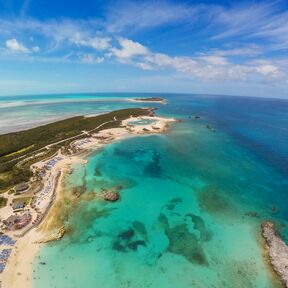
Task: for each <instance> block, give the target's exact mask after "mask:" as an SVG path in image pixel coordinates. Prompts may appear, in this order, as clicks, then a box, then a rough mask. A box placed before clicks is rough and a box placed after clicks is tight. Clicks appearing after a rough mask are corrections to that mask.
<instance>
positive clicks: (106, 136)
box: [0, 116, 176, 288]
mask: <svg viewBox="0 0 288 288" xmlns="http://www.w3.org/2000/svg"><path fill="white" fill-rule="evenodd" d="M148 120H149V121H153V122H151V123H148V122H147V124H146V123H145V124H144V125H142V124H141V125H132V124H130V122H135V121H136V122H137V121H139V123H140V122H141V121H148ZM173 122H176V120H175V119H173V118H163V117H157V116H139V117H130V118H128V119H125V120H123V121H122V123H121V125H120V127H119V128H110V129H105V130H101V131H99V132H98V133H94V134H92V135H91V136H89V137H87V138H84V139H80V140H76V141H74V142H72V143H71V144H70V148H71V151H74V153H73V154H74V155H64V154H62V153H61V151H58V153H57V154H56V157H59V159H60V158H61V160H59V162H58V163H56V164H55V166H53V167H52V169H51V170H50V173H49V174H48V176H45V177H46V178H44V179H43V180H42V181H43V182H44V188H45V187H46V186H47V185H50V184H51V182H52V184H53V190H54V193H55V195H54V193H52V194H51V196H50V198H47V199H46V198H45V197H46V196H44V198H45V199H44V200H43V201H42V202H43V204H42V202H41V205H43V207H44V208H43V207H42V206H40V207H42V208H43V209H45V212H44V213H46V214H43V218H42V219H41V220H40V222H39V223H38V225H36V226H34V227H32V228H30V229H29V231H28V232H27V233H25V234H24V236H22V237H21V236H20V237H19V238H18V239H17V242H16V244H15V246H14V247H13V248H12V253H11V255H10V258H9V259H8V261H7V265H6V268H5V270H4V271H3V273H2V275H1V274H0V275H1V278H2V279H1V278H0V279H1V280H0V283H1V287H3V288H4V287H9V288H14V287H15V288H18V287H21V288H29V287H31V280H32V279H31V277H32V271H33V261H34V259H35V257H36V256H37V254H38V252H39V249H40V248H41V247H42V246H43V245H44V243H45V242H47V239H49V237H50V239H51V235H52V233H53V231H51V225H52V223H53V221H54V217H53V214H54V212H55V211H53V210H54V208H55V204H56V203H59V202H60V201H61V198H62V197H64V194H65V193H64V191H63V187H64V183H65V179H66V177H67V175H69V171H70V169H71V166H72V165H73V164H75V163H78V162H82V161H84V162H85V163H86V161H87V160H84V159H85V157H87V156H89V155H90V154H92V153H93V152H95V151H97V150H98V149H100V148H102V147H104V146H105V145H107V144H110V143H113V142H115V141H119V140H122V139H125V138H127V137H129V136H132V137H135V136H139V135H147V134H161V133H164V132H166V131H167V129H168V128H169V124H170V123H173ZM60 150H61V149H60ZM75 151H76V155H75ZM53 158H55V155H54V157H53ZM47 162H49V159H46V160H42V161H39V162H37V163H34V164H33V165H31V167H32V166H34V168H35V167H36V169H43V167H45V165H47ZM59 173H60V176H59V179H58V181H56V177H57V175H58V174H59ZM47 183H49V184H47ZM45 184H46V185H45ZM44 188H43V189H44ZM43 189H42V190H43ZM42 190H41V191H42ZM41 191H40V192H41ZM40 192H38V193H37V194H39V193H40ZM53 197H54V199H53ZM55 209H56V208H55ZM12 234H13V235H14V236H15V234H14V233H11V234H10V235H12ZM54 234H55V231H54Z"/></svg>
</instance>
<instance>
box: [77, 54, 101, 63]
mask: <svg viewBox="0 0 288 288" xmlns="http://www.w3.org/2000/svg"><path fill="white" fill-rule="evenodd" d="M79 59H80V62H81V63H85V64H100V63H102V62H103V61H104V58H103V57H97V56H95V55H93V54H84V55H81V56H80V57H79Z"/></svg>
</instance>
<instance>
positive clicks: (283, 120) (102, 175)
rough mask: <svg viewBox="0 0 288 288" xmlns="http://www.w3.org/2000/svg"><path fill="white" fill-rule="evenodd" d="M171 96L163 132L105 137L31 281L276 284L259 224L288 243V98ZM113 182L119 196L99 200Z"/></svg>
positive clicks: (78, 171)
mask: <svg viewBox="0 0 288 288" xmlns="http://www.w3.org/2000/svg"><path fill="white" fill-rule="evenodd" d="M169 97H170V98H168V99H169V104H168V105H165V106H160V107H161V108H160V110H159V114H161V115H167V116H174V117H177V118H178V119H180V120H181V122H180V123H176V124H174V125H173V126H172V127H171V129H170V131H169V132H168V133H167V134H165V135H155V136H144V137H133V138H129V139H126V140H123V141H119V142H117V143H114V144H110V145H108V146H106V147H105V148H104V149H102V150H101V151H98V152H96V153H95V154H93V155H91V156H90V157H89V158H88V160H89V161H88V163H87V165H84V166H76V167H74V172H73V174H72V175H70V176H69V177H68V179H67V181H66V182H67V183H66V190H65V193H67V195H70V194H71V193H72V192H71V191H72V187H78V188H81V189H82V190H83V191H84V194H83V195H82V197H80V200H79V203H78V205H74V206H73V209H72V210H71V212H70V214H69V217H68V219H67V222H66V227H68V228H69V229H68V230H69V233H67V234H66V235H65V236H64V238H63V239H62V240H61V241H59V242H56V243H53V244H49V245H46V246H45V247H44V248H43V249H41V251H40V252H39V257H37V258H36V259H35V262H34V272H33V278H34V279H33V287H37V288H38V287H44V288H45V287H57V288H58V287H61V288H62V287H67V288H68V287H69V288H70V287H88V288H89V287H101V288H102V287H120V288H122V287H136V288H137V287H152V288H154V287H157V288H158V287H179V288H182V287H183V288H184V287H239V288H240V287H241V288H242V287H245V288H246V287H259V288H260V287H261V288H262V287H267V288H268V287H279V283H278V281H277V280H276V278H275V277H274V276H275V275H273V273H272V272H271V271H270V270H269V267H268V266H267V265H266V262H265V259H264V258H263V255H262V245H263V241H262V239H261V237H260V223H261V222H262V221H264V220H267V219H270V220H273V221H275V223H276V224H277V229H278V231H279V232H280V233H281V234H282V236H283V237H284V238H285V239H287V229H286V225H287V214H288V208H287V191H288V189H287V188H288V181H287V166H286V164H287V159H288V157H287V155H288V151H287V144H288V141H287V139H288V137H287V127H288V119H287V111H288V109H287V107H288V106H287V101H284V100H283V101H282V100H268V99H253V98H248V99H247V98H241V99H239V98H232V97H210V96H209V97H208V96H207V97H203V96H202V97H198V96H195V95H194V96H191V95H190V96H185V95H171V96H169ZM71 105H72V104H71ZM86 105H87V104H86ZM110 105H111V104H110ZM117 105H118V106H121V105H122V104H117ZM117 105H116V106H117ZM112 106H113V105H111V107H112ZM51 109H52V108H51ZM195 114H199V115H200V116H201V118H200V119H198V120H196V119H194V118H193V117H192V118H190V117H189V116H191V115H195ZM207 124H209V125H211V126H212V127H214V128H216V132H212V131H210V130H209V129H207V128H206V125H207ZM111 187H118V188H119V187H120V188H121V189H120V194H121V199H120V201H118V202H116V203H104V202H102V201H99V200H96V199H93V193H94V192H100V191H101V189H102V188H111ZM251 212H253V213H251ZM251 215H252V216H253V217H252V216H251ZM255 216H256V217H255ZM40 262H45V263H46V265H41V264H40Z"/></svg>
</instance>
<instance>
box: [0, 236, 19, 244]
mask: <svg viewBox="0 0 288 288" xmlns="http://www.w3.org/2000/svg"><path fill="white" fill-rule="evenodd" d="M15 243H16V241H15V240H13V239H12V238H10V237H9V236H8V235H5V234H4V235H2V236H1V237H0V245H8V246H13V245H14V244H15Z"/></svg>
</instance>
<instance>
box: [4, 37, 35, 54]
mask: <svg viewBox="0 0 288 288" xmlns="http://www.w3.org/2000/svg"><path fill="white" fill-rule="evenodd" d="M5 44H6V47H7V48H8V49H9V50H10V51H12V52H16V53H17V52H18V53H30V50H29V49H28V48H27V47H25V46H24V45H23V44H22V43H20V42H18V41H17V40H16V39H15V38H13V39H9V40H7V41H6V42H5Z"/></svg>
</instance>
